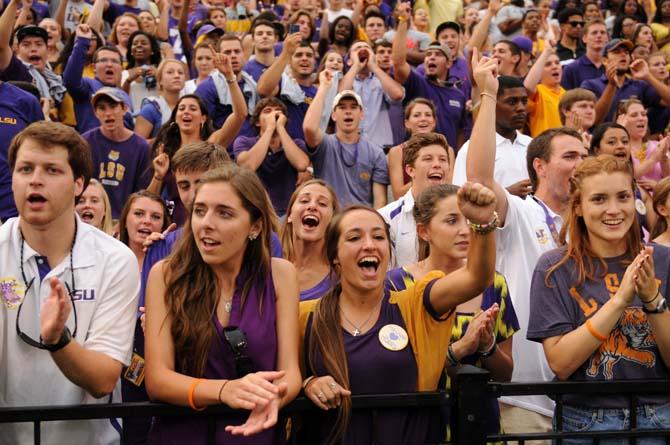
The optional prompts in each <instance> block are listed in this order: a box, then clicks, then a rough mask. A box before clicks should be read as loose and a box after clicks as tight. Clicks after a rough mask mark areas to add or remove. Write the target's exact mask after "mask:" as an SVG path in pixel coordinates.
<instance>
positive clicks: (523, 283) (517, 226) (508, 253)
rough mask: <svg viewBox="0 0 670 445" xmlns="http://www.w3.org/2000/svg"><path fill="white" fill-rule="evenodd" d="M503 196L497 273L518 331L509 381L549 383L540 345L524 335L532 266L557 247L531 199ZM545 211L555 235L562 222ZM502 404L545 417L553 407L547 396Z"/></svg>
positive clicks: (518, 398) (505, 399)
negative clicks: (504, 207)
mask: <svg viewBox="0 0 670 445" xmlns="http://www.w3.org/2000/svg"><path fill="white" fill-rule="evenodd" d="M505 194H506V195H507V215H506V216H505V226H504V227H503V228H502V229H500V230H497V231H496V270H498V271H499V272H500V273H501V274H503V275H504V276H505V278H507V285H508V287H509V293H510V296H511V297H512V303H513V304H514V311H515V312H516V315H517V318H518V319H519V325H520V327H521V329H519V332H517V334H516V335H515V336H514V343H513V348H512V353H513V358H514V371H513V374H512V381H514V382H533V381H551V380H552V379H553V378H554V374H553V372H552V371H551V369H550V368H549V365H548V364H547V360H546V357H545V355H544V350H543V349H542V345H541V344H540V343H536V342H532V341H529V340H527V339H526V333H527V332H528V317H529V316H530V309H529V306H530V282H531V279H532V277H533V271H534V270H535V265H536V264H537V260H538V259H539V258H540V256H541V255H542V254H543V253H544V252H547V251H549V250H552V249H555V248H556V247H557V245H556V243H555V242H554V239H553V237H552V235H551V232H550V230H549V227H548V225H547V217H546V214H545V212H544V210H543V208H542V206H541V205H540V204H539V203H538V202H537V201H536V200H535V199H533V197H531V196H528V197H527V198H526V199H521V198H519V197H518V196H513V195H511V194H509V193H508V192H507V191H505ZM547 211H548V212H549V216H550V217H551V218H553V220H554V224H555V225H556V231H557V232H560V230H561V226H562V225H563V219H562V218H561V216H559V215H557V214H556V213H554V212H553V211H552V210H551V209H550V208H549V207H547ZM501 401H502V402H503V403H507V404H510V405H515V406H519V407H521V408H525V409H529V410H532V411H535V412H539V413H541V414H544V415H546V416H551V415H553V409H554V408H553V407H554V404H553V402H552V401H551V399H549V397H546V396H514V397H502V398H501Z"/></svg>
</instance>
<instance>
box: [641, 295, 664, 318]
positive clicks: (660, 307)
mask: <svg viewBox="0 0 670 445" xmlns="http://www.w3.org/2000/svg"><path fill="white" fill-rule="evenodd" d="M667 310H668V302H667V301H666V300H665V298H661V299H660V300H659V301H658V304H657V305H656V307H655V308H654V309H647V307H646V306H644V305H643V306H642V312H644V313H645V314H662V313H663V312H665V311H667Z"/></svg>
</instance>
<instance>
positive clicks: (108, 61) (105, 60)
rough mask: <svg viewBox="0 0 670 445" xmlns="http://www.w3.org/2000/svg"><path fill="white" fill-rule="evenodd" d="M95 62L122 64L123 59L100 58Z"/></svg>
mask: <svg viewBox="0 0 670 445" xmlns="http://www.w3.org/2000/svg"><path fill="white" fill-rule="evenodd" d="M95 63H111V64H112V65H121V61H120V60H118V59H107V58H105V59H98V60H96V61H95Z"/></svg>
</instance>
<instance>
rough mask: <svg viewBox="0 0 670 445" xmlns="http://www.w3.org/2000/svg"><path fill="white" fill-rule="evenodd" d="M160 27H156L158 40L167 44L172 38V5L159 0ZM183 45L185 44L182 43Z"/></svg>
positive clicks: (164, 0)
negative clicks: (170, 29) (170, 28)
mask: <svg viewBox="0 0 670 445" xmlns="http://www.w3.org/2000/svg"><path fill="white" fill-rule="evenodd" d="M158 12H159V16H158V26H157V27H156V38H157V39H158V40H161V41H163V42H167V41H168V39H169V38H170V31H169V26H168V25H169V23H170V5H169V4H168V2H167V1H166V0H158ZM182 43H183V42H182Z"/></svg>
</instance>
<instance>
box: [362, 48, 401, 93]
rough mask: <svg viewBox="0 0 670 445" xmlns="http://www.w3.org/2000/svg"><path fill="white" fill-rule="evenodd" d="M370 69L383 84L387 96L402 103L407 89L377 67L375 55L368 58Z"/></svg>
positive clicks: (372, 54)
mask: <svg viewBox="0 0 670 445" xmlns="http://www.w3.org/2000/svg"><path fill="white" fill-rule="evenodd" d="M367 63H368V69H369V70H370V71H372V73H373V74H374V75H375V77H376V78H377V79H379V82H380V83H381V84H382V89H383V90H384V92H385V93H386V95H387V96H388V97H389V98H390V99H391V100H393V101H401V100H403V98H404V97H405V89H404V88H403V87H402V85H400V84H399V83H398V82H396V81H395V79H393V77H391V76H389V75H388V74H387V73H386V71H384V70H383V69H381V68H379V65H377V59H376V58H375V55H374V53H371V54H370V56H369V57H368V62H367Z"/></svg>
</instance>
